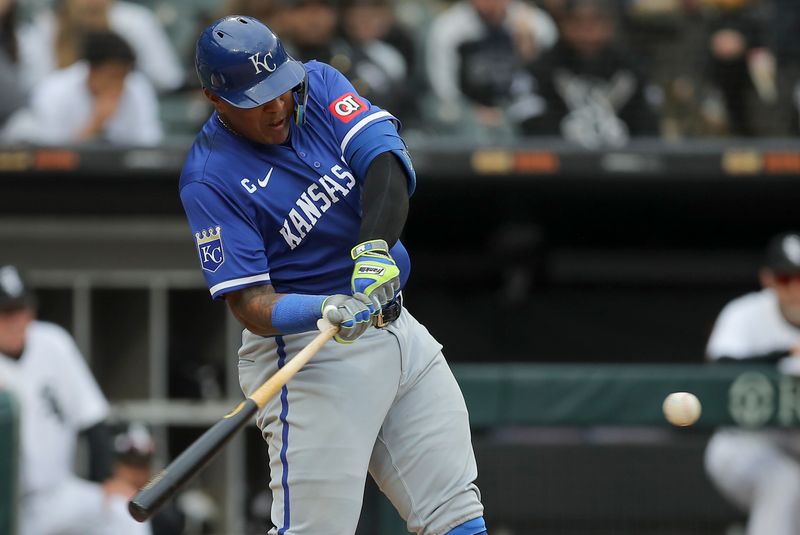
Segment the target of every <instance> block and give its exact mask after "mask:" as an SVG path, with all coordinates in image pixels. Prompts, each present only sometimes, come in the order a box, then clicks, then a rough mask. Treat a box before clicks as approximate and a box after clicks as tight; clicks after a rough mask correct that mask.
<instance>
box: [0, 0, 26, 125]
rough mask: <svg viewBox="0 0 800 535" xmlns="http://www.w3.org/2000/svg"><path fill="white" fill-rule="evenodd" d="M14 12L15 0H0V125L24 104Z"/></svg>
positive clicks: (15, 7)
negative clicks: (1, 96) (0, 97)
mask: <svg viewBox="0 0 800 535" xmlns="http://www.w3.org/2000/svg"><path fill="white" fill-rule="evenodd" d="M16 14H17V4H16V1H15V0H0V94H2V95H3V98H2V99H0V127H2V126H3V124H4V123H5V122H6V120H7V119H8V118H9V116H10V115H11V114H12V113H14V112H15V111H16V110H18V109H19V108H21V107H22V106H24V104H25V96H24V94H23V92H22V88H21V86H20V83H19V69H18V64H19V47H18V44H17V29H16Z"/></svg>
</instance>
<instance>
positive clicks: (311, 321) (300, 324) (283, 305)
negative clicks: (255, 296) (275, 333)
mask: <svg viewBox="0 0 800 535" xmlns="http://www.w3.org/2000/svg"><path fill="white" fill-rule="evenodd" d="M327 297H328V296H327V295H303V294H288V295H286V296H284V297H281V298H280V299H279V300H278V302H277V303H275V308H273V309H272V326H273V327H275V328H276V329H278V330H279V331H280V332H281V333H283V334H296V333H303V332H306V331H313V330H314V329H316V328H317V320H318V319H320V318H321V317H322V303H323V302H324V301H325V299H326V298H327Z"/></svg>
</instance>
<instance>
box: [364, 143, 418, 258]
mask: <svg viewBox="0 0 800 535" xmlns="http://www.w3.org/2000/svg"><path fill="white" fill-rule="evenodd" d="M361 206H362V218H361V228H360V230H359V234H358V241H359V243H363V242H365V241H368V240H375V239H382V240H385V241H386V243H388V244H389V247H391V246H393V245H394V244H395V243H396V242H397V240H398V239H399V238H400V233H401V232H402V231H403V226H404V225H405V223H406V217H407V216H408V177H407V176H406V171H405V169H404V168H403V166H402V164H401V163H400V162H399V161H398V159H397V156H395V155H394V154H392V153H391V152H384V153H382V154H379V155H378V156H376V157H375V159H374V160H373V161H372V163H371V164H370V166H369V169H368V170H367V176H366V179H365V180H364V188H363V190H362V194H361Z"/></svg>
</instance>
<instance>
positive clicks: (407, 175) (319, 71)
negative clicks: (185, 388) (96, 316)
mask: <svg viewBox="0 0 800 535" xmlns="http://www.w3.org/2000/svg"><path fill="white" fill-rule="evenodd" d="M196 62H197V72H198V75H199V77H200V80H201V83H202V85H203V88H204V94H205V95H206V97H207V98H208V99H209V100H210V101H211V102H212V103H213V105H214V107H215V109H216V111H215V113H214V114H213V115H212V116H211V117H210V118H209V120H208V121H207V122H206V124H205V125H204V126H203V129H202V131H201V132H200V134H199V135H198V137H197V139H196V140H195V143H194V145H193V146H192V148H191V150H190V152H189V155H188V157H187V160H186V163H185V164H184V167H183V171H182V173H181V182H180V193H181V200H182V202H183V205H184V208H185V210H186V213H187V217H188V219H189V223H190V226H191V230H192V233H193V234H194V237H195V241H196V244H197V250H198V254H199V255H200V263H201V267H202V269H203V273H204V275H205V276H206V279H207V282H208V285H209V287H210V291H211V294H212V296H213V297H215V298H225V300H226V301H227V303H228V306H229V307H230V308H231V310H232V312H233V314H234V315H235V316H236V317H237V318H238V319H239V320H240V321H241V322H242V323H243V324H244V325H245V327H246V330H245V331H244V333H243V343H242V347H241V349H240V350H239V379H240V383H241V386H242V390H243V391H244V393H245V394H250V393H251V392H252V391H253V390H254V389H255V388H256V387H258V386H259V385H260V384H261V383H262V382H263V381H264V380H266V379H267V378H268V377H269V376H271V375H272V374H274V373H275V371H276V370H277V369H278V368H280V367H281V366H283V365H284V363H285V362H286V361H287V360H289V359H291V358H292V356H293V355H295V354H296V353H297V352H298V351H299V350H300V349H301V348H303V347H304V346H305V345H306V344H307V343H308V342H309V341H310V340H311V339H312V338H313V337H314V335H315V334H316V333H315V332H314V331H315V329H316V321H317V319H319V318H320V317H322V313H323V312H322V311H323V310H324V309H326V307H327V306H332V307H333V308H334V310H333V311H332V312H326V317H327V318H328V319H329V320H330V321H332V322H333V323H335V324H338V325H340V326H341V329H340V331H339V333H338V335H337V337H336V341H337V342H340V343H339V344H336V343H333V342H331V343H329V344H327V345H326V346H325V347H324V348H323V349H322V350H320V352H319V353H317V355H316V356H315V357H314V359H313V360H312V361H311V362H310V363H309V364H308V365H307V366H305V368H304V369H302V370H301V371H300V372H299V373H298V374H297V375H296V376H295V377H294V378H293V379H292V381H290V382H289V384H288V385H287V386H286V387H284V388H283V390H282V392H281V395H280V396H276V398H275V399H273V400H272V401H271V402H270V403H268V405H267V406H266V407H265V408H264V410H263V411H261V412H260V413H259V415H258V425H259V426H260V427H261V429H262V431H263V434H264V438H265V439H266V440H267V443H268V445H269V453H270V463H271V465H270V472H271V488H272V492H273V494H274V502H273V507H272V522H273V524H274V526H275V527H274V528H273V529H272V531H270V533H272V534H278V535H283V534H297V535H299V534H303V535H311V534H314V535H331V534H336V535H347V534H352V533H353V532H354V531H355V528H356V524H357V522H358V518H359V513H360V510H361V500H362V495H363V490H364V482H365V478H366V473H367V471H368V470H369V472H370V473H371V474H372V476H373V477H374V479H375V480H376V482H377V483H378V485H379V487H380V488H381V490H382V491H383V492H384V493H385V494H386V495H387V496H388V497H389V499H390V500H391V501H392V503H393V504H394V506H395V507H396V508H397V510H398V511H399V512H400V514H401V515H402V517H403V518H404V519H405V520H406V522H407V526H408V529H409V530H410V531H413V532H416V533H420V534H424V535H443V534H450V535H476V534H482V533H486V531H485V530H486V528H485V524H484V521H483V517H482V514H483V506H482V505H481V502H480V496H479V493H478V489H477V488H476V487H475V485H474V483H473V481H474V480H475V478H476V476H477V470H476V466H475V458H474V455H473V452H472V446H471V442H470V431H469V421H468V416H467V411H466V407H465V404H464V400H463V398H462V396H461V392H460V390H459V388H458V385H457V383H456V382H455V379H454V378H453V375H452V373H451V372H450V370H449V368H448V366H447V363H446V362H445V360H444V357H443V355H442V353H441V345H439V343H438V342H436V340H435V339H434V338H433V337H432V336H431V335H430V334H429V333H428V331H427V330H426V329H425V328H424V327H423V326H422V325H420V324H419V323H418V322H417V321H416V320H415V319H414V318H413V317H412V316H411V314H409V312H408V311H407V310H405V308H404V307H403V306H402V305H401V301H400V298H399V295H398V292H399V290H400V288H401V287H402V286H403V284H405V281H406V279H407V278H408V273H409V266H410V262H409V258H408V253H407V252H406V250H405V248H404V247H403V245H402V243H401V242H400V241H399V240H398V238H399V236H400V233H401V231H402V228H403V225H404V223H405V218H406V214H407V210H408V197H409V195H410V194H411V193H412V192H413V190H414V186H415V176H414V170H413V167H412V166H411V160H410V158H409V156H408V153H407V151H406V147H405V144H404V143H403V141H402V139H401V138H400V136H399V134H398V133H397V129H396V120H395V119H394V117H393V116H392V115H391V114H390V113H388V112H387V111H384V110H381V109H380V108H378V107H376V106H373V105H372V104H371V103H370V102H369V101H367V100H366V99H364V98H363V97H361V96H360V95H359V94H358V93H356V91H355V89H354V88H353V86H352V85H350V83H349V82H348V81H347V80H346V79H345V78H344V76H342V74H341V73H339V72H338V71H336V70H335V69H333V68H332V67H330V66H328V65H325V64H322V63H318V62H315V61H311V62H308V63H306V64H301V63H299V62H297V61H295V60H293V59H292V58H291V57H289V56H288V55H287V54H286V52H285V50H284V48H283V45H282V43H281V42H280V40H279V39H278V38H277V36H275V35H274V34H273V33H272V31H271V30H269V28H267V27H266V26H264V25H263V24H261V23H260V22H258V21H257V20H255V19H252V18H249V17H241V16H231V17H226V18H224V19H220V20H218V21H216V22H214V23H213V24H212V25H211V26H209V27H208V28H206V30H205V31H204V32H203V33H202V34H201V36H200V39H199V40H198V44H197V55H196ZM293 118H294V120H293ZM373 324H375V325H376V326H377V327H373Z"/></svg>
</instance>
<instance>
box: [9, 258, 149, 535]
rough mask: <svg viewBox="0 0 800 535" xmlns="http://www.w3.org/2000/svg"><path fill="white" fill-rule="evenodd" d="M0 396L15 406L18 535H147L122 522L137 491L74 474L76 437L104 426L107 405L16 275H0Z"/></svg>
mask: <svg viewBox="0 0 800 535" xmlns="http://www.w3.org/2000/svg"><path fill="white" fill-rule="evenodd" d="M0 388H4V389H9V390H11V391H12V392H13V393H14V395H15V397H16V398H17V399H18V401H19V403H20V425H21V427H22V433H21V447H20V455H21V459H20V461H21V463H20V464H21V470H20V472H21V474H20V476H21V481H20V492H21V505H20V507H21V510H20V514H19V520H20V526H19V527H20V535H55V534H58V535H112V534H113V535H148V534H149V533H150V528H149V526H148V525H147V524H139V523H137V522H136V521H134V520H133V519H132V518H130V516H129V515H128V514H127V507H126V505H127V504H126V502H127V499H129V498H130V496H132V494H133V492H135V488H133V487H131V486H129V485H124V484H122V483H121V482H119V481H116V480H108V481H107V482H106V483H105V484H104V485H100V484H98V483H93V482H90V481H86V480H84V479H80V478H78V477H76V476H75V475H74V474H73V472H72V466H73V463H74V453H75V445H76V439H77V436H78V433H79V432H80V431H81V430H84V429H87V428H91V427H94V426H95V425H96V424H98V423H100V422H102V421H103V420H104V419H105V418H106V415H107V412H108V403H107V402H106V400H105V398H104V397H103V394H102V393H101V392H100V389H99V388H98V386H97V383H96V382H95V381H94V378H93V377H92V375H91V373H90V372H89V369H88V368H87V366H86V362H85V361H84V359H83V357H82V356H81V355H80V353H79V351H78V348H77V347H76V346H75V343H74V341H73V340H72V338H71V337H70V335H69V334H68V333H67V332H66V331H64V330H63V329H62V328H60V327H58V326H56V325H53V324H51V323H46V322H40V321H36V320H34V313H33V308H32V301H31V298H30V295H29V294H28V293H27V292H26V290H25V287H24V285H23V282H22V280H21V279H20V277H19V274H18V272H17V270H16V269H15V268H14V267H12V266H3V267H0Z"/></svg>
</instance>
